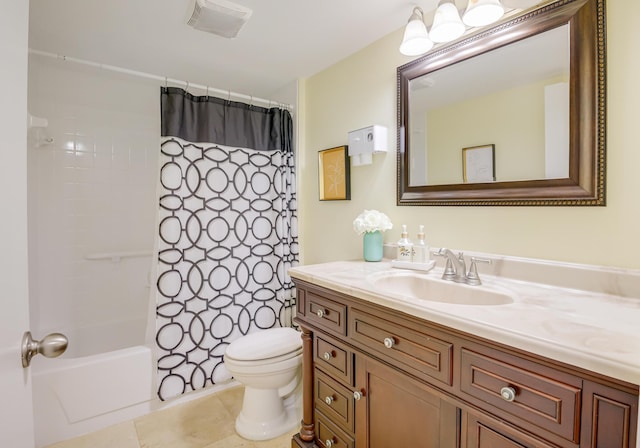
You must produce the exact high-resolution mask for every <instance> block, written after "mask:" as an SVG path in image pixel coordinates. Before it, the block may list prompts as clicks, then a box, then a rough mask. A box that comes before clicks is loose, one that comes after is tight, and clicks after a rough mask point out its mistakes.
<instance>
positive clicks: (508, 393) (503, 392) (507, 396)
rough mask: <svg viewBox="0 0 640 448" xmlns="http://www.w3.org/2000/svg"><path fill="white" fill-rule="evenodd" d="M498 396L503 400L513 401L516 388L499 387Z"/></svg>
mask: <svg viewBox="0 0 640 448" xmlns="http://www.w3.org/2000/svg"><path fill="white" fill-rule="evenodd" d="M500 396H501V397H502V399H503V400H504V401H513V400H515V399H516V390H515V389H514V388H513V387H510V386H507V387H503V388H502V389H500Z"/></svg>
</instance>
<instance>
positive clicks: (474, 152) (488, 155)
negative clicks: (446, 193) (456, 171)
mask: <svg viewBox="0 0 640 448" xmlns="http://www.w3.org/2000/svg"><path fill="white" fill-rule="evenodd" d="M462 180H463V181H464V182H465V183H482V182H495V181H496V165H495V145H493V144H489V145H481V146H472V147H469V148H462Z"/></svg>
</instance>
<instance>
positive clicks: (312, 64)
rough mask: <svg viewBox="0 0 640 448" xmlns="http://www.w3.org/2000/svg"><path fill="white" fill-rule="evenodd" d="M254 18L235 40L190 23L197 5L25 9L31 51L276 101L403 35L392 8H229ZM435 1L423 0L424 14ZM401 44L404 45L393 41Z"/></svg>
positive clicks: (77, 0) (341, 0) (43, 2)
mask: <svg viewBox="0 0 640 448" xmlns="http://www.w3.org/2000/svg"><path fill="white" fill-rule="evenodd" d="M234 1H235V3H238V4H241V5H243V6H246V7H248V8H250V9H252V10H253V15H252V17H251V18H250V19H249V21H248V22H247V23H246V24H245V25H244V27H243V28H242V30H241V31H240V33H239V35H238V37H236V38H235V39H225V38H223V37H219V36H216V35H213V34H209V33H205V32H203V31H197V30H195V29H193V28H191V27H190V26H188V25H187V24H186V23H187V21H188V19H189V18H190V17H191V13H192V11H193V4H194V0H31V1H30V30H29V47H30V48H32V49H35V50H40V51H45V52H49V53H56V54H60V55H65V56H69V57H74V58H79V59H84V60H88V61H93V62H97V63H101V64H109V65H115V66H118V67H122V68H126V69H130V70H136V71H142V72H146V73H150V74H154V75H158V76H162V77H164V76H167V77H169V78H175V79H180V80H185V81H189V82H190V83H193V84H202V85H208V86H210V87H215V88H219V89H224V90H232V91H235V92H239V93H244V94H247V95H253V96H256V97H262V98H273V99H277V98H274V97H273V96H272V95H274V94H276V93H277V92H278V91H279V90H280V89H282V88H283V87H285V86H287V85H289V84H290V83H292V82H293V81H295V80H296V79H298V78H301V77H307V76H310V75H313V74H315V73H317V72H319V71H321V70H323V69H324V68H326V67H328V66H330V65H332V64H334V63H336V62H337V61H339V60H341V59H344V58H345V57H347V56H349V55H351V54H353V53H355V52H357V51H358V50H360V49H362V48H364V47H366V46H367V45H369V44H370V43H372V42H374V41H376V40H377V39H379V38H381V37H383V36H385V35H387V34H389V33H390V32H392V31H395V30H397V29H399V28H401V27H402V26H403V25H404V24H405V23H406V21H407V19H408V17H409V15H410V12H411V9H412V5H413V3H410V2H409V1H396V0H316V1H310V0H268V1H266V0H234ZM436 3H437V0H421V1H420V6H421V7H422V8H423V9H425V11H428V10H431V9H433V8H434V7H435V5H436ZM398 44H400V43H399V42H398Z"/></svg>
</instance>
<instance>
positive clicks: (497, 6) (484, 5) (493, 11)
mask: <svg viewBox="0 0 640 448" xmlns="http://www.w3.org/2000/svg"><path fill="white" fill-rule="evenodd" d="M503 15H504V7H503V6H502V4H501V3H500V0H469V4H468V5H467V10H466V11H465V12H464V14H463V15H462V21H463V22H464V24H465V25H467V26H470V27H478V26H485V25H489V24H490V23H493V22H495V21H497V20H498V19H500V17H502V16H503Z"/></svg>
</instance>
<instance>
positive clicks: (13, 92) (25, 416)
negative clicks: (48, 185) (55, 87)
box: [0, 0, 37, 448]
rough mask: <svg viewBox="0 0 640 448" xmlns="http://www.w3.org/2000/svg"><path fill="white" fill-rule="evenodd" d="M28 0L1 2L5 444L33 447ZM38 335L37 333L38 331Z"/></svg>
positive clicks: (0, 355) (0, 282) (0, 433)
mask: <svg viewBox="0 0 640 448" xmlns="http://www.w3.org/2000/svg"><path fill="white" fill-rule="evenodd" d="M28 32H29V2H28V1H25V0H2V2H1V3H0V61H1V62H0V98H1V100H0V446H2V447H11V448H23V447H24V448H27V447H29V448H32V447H33V445H34V438H33V410H32V408H33V406H32V404H31V375H30V373H29V370H28V369H23V368H22V364H21V361H20V345H21V344H20V343H21V339H22V334H23V333H24V332H25V331H27V330H28V329H29V304H28V303H29V302H28V266H27V61H28V53H27V51H28ZM35 336H37V335H35Z"/></svg>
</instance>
